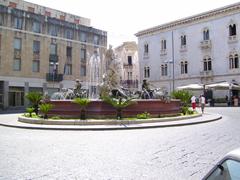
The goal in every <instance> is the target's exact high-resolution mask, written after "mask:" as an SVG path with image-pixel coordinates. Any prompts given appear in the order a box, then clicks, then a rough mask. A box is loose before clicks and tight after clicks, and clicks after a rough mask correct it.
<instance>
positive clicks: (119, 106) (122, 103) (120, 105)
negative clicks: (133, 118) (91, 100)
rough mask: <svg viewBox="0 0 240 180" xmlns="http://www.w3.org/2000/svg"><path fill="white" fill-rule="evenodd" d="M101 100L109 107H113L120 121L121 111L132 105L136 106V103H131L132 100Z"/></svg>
mask: <svg viewBox="0 0 240 180" xmlns="http://www.w3.org/2000/svg"><path fill="white" fill-rule="evenodd" d="M102 100H103V101H104V102H106V103H108V104H110V105H111V106H113V107H114V108H115V109H116V111H117V119H122V110H123V109H124V108H126V107H128V106H130V105H132V104H136V103H137V102H136V101H132V100H133V98H122V97H119V98H113V97H110V96H103V97H102Z"/></svg>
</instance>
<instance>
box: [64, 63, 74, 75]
mask: <svg viewBox="0 0 240 180" xmlns="http://www.w3.org/2000/svg"><path fill="white" fill-rule="evenodd" d="M64 74H65V75H72V65H71V64H65V66H64Z"/></svg>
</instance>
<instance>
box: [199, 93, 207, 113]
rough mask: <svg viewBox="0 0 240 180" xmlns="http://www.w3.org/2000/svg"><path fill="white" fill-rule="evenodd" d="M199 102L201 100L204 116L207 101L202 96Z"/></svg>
mask: <svg viewBox="0 0 240 180" xmlns="http://www.w3.org/2000/svg"><path fill="white" fill-rule="evenodd" d="M199 100H200V105H201V110H202V114H203V113H204V108H205V103H206V99H205V97H204V96H203V95H201V96H200V99H199Z"/></svg>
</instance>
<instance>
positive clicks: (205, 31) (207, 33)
mask: <svg viewBox="0 0 240 180" xmlns="http://www.w3.org/2000/svg"><path fill="white" fill-rule="evenodd" d="M203 40H204V41H207V40H209V30H208V29H204V31H203Z"/></svg>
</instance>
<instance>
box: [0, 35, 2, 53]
mask: <svg viewBox="0 0 240 180" xmlns="http://www.w3.org/2000/svg"><path fill="white" fill-rule="evenodd" d="M1 46H2V35H1V34H0V50H1Z"/></svg>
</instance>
